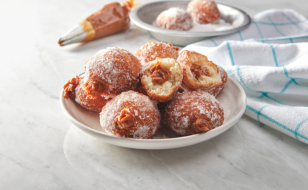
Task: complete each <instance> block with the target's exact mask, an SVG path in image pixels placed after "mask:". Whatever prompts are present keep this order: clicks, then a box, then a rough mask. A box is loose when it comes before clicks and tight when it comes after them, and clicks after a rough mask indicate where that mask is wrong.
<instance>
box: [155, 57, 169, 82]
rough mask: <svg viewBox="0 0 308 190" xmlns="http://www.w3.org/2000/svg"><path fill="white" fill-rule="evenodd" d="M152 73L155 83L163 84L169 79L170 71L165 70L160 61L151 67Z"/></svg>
mask: <svg viewBox="0 0 308 190" xmlns="http://www.w3.org/2000/svg"><path fill="white" fill-rule="evenodd" d="M150 72H151V73H152V75H151V78H152V82H153V83H156V84H163V83H164V82H165V81H166V80H167V79H168V75H169V70H168V69H166V68H163V67H162V65H161V62H159V61H158V62H157V63H156V64H155V65H154V66H152V67H151V69H150Z"/></svg>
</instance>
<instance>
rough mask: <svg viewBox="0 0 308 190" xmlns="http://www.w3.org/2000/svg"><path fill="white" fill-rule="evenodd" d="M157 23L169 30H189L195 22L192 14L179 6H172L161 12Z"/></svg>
mask: <svg viewBox="0 0 308 190" xmlns="http://www.w3.org/2000/svg"><path fill="white" fill-rule="evenodd" d="M156 23H157V25H158V26H159V27H161V28H165V29H169V30H189V29H190V28H192V27H193V24H194V22H193V19H192V17H191V15H190V14H189V13H188V12H187V11H186V10H184V9H181V8H178V7H172V8H170V9H168V10H165V11H163V12H162V13H160V14H159V15H158V17H157V18H156Z"/></svg>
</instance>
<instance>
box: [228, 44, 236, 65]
mask: <svg viewBox="0 0 308 190" xmlns="http://www.w3.org/2000/svg"><path fill="white" fill-rule="evenodd" d="M226 44H227V48H228V51H229V56H230V59H231V64H232V65H234V60H233V56H232V52H231V48H230V44H229V42H227V43H226Z"/></svg>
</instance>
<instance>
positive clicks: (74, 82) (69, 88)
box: [63, 76, 79, 99]
mask: <svg viewBox="0 0 308 190" xmlns="http://www.w3.org/2000/svg"><path fill="white" fill-rule="evenodd" d="M78 84H79V76H75V77H74V78H72V79H71V80H69V81H68V82H67V83H66V84H65V85H64V86H63V89H64V95H63V97H64V98H65V99H68V98H69V97H70V98H72V99H75V93H74V91H75V88H76V87H77V86H78Z"/></svg>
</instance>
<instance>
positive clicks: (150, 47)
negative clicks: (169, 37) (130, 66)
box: [135, 42, 179, 67]
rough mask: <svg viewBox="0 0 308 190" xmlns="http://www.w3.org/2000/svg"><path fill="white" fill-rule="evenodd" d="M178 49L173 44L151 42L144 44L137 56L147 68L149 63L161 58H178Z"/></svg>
mask: <svg viewBox="0 0 308 190" xmlns="http://www.w3.org/2000/svg"><path fill="white" fill-rule="evenodd" d="M178 55H179V53H178V48H175V47H173V46H172V44H165V43H163V42H149V43H146V44H144V45H143V46H142V47H141V48H140V49H139V50H137V51H136V53H135V56H136V57H137V58H138V59H139V60H140V62H141V64H142V66H143V67H144V66H146V65H147V63H148V62H150V61H154V60H155V59H156V58H157V57H159V58H173V59H177V58H178Z"/></svg>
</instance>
